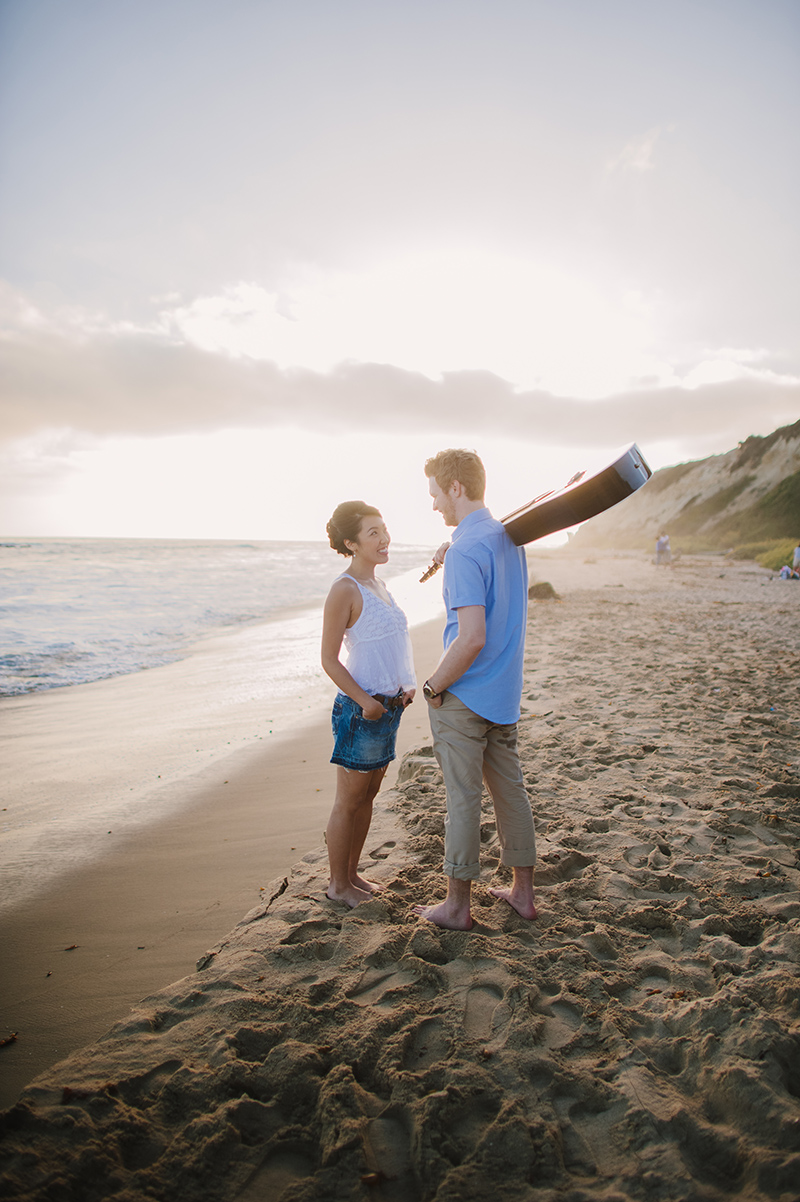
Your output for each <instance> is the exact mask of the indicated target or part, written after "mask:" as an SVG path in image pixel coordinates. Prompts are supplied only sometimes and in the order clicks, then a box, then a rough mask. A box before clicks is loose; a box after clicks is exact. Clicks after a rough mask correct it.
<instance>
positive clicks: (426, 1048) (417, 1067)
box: [403, 1018, 450, 1072]
mask: <svg viewBox="0 0 800 1202" xmlns="http://www.w3.org/2000/svg"><path fill="white" fill-rule="evenodd" d="M449 1050H450V1048H449V1043H448V1040H447V1038H446V1036H445V1034H444V1032H443V1030H442V1027H441V1023H440V1022H439V1020H438V1019H436V1018H426V1019H425V1020H424V1021H423V1022H421V1023H420V1024H419V1026H418V1027H417V1028H416V1030H415V1031H414V1032H413V1034H412V1036H411V1039H410V1040H409V1042H408V1044H407V1045H406V1048H405V1051H404V1053H403V1068H405V1069H408V1070H409V1071H410V1072H420V1071H422V1070H424V1069H427V1068H430V1067H431V1065H433V1064H436V1063H437V1062H438V1061H440V1060H444V1059H445V1057H446V1056H447V1054H448V1052H449Z"/></svg>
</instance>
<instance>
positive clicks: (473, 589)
mask: <svg viewBox="0 0 800 1202" xmlns="http://www.w3.org/2000/svg"><path fill="white" fill-rule="evenodd" d="M444 567H445V579H444V589H443V592H444V599H445V603H446V604H447V605H449V606H450V608H451V609H463V608H464V606H466V605H483V606H485V605H486V580H485V579H484V575H483V571H482V570H481V566H480V564H479V563H477V562H476V560H474V559H473V558H472V557H471V556H470V555H465V554H464V552H463V551H460V550H459V549H458V548H457V547H451V548H450V550H449V551H448V552H447V555H446V557H445V561H444Z"/></svg>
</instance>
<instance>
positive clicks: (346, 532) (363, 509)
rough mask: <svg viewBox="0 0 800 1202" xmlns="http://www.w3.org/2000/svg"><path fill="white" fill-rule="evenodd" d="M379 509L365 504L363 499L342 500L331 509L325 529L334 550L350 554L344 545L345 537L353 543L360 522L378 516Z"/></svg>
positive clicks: (342, 553)
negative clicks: (330, 515) (331, 512)
mask: <svg viewBox="0 0 800 1202" xmlns="http://www.w3.org/2000/svg"><path fill="white" fill-rule="evenodd" d="M380 516H381V511H380V510H379V509H376V508H375V506H374V505H365V504H364V502H363V501H342V503H341V505H337V506H336V508H335V509H334V511H333V516H332V517H331V520H330V521H329V522H328V524H327V526H326V527H325V529H326V530H327V532H328V540H329V542H330V544H331V546H332V547H333V549H334V551H338V552H339V554H340V555H352V554H353V552H352V551H351V550H350V548H349V547H346V546H345V539H347V540H348V541H349V542H351V543H354V542H356V541H357V540H358V536H359V533H360V531H361V523H362V522H363V520H364V518H366V517H378V518H379V517H380Z"/></svg>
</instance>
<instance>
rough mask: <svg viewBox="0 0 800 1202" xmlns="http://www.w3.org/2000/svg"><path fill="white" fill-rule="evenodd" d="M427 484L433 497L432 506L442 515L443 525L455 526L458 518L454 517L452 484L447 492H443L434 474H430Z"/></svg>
mask: <svg viewBox="0 0 800 1202" xmlns="http://www.w3.org/2000/svg"><path fill="white" fill-rule="evenodd" d="M429 485H430V487H429V492H430V494H431V496H432V497H433V508H434V510H435V511H436V513H440V514H441V515H442V517H443V518H444V524H445V526H457V525H458V518H457V517H456V507H455V500H454V498H453V493H452V485H451V486H450V489H448V491H447V492H443V491H442V489H441V488H440V487H439V482H438V480H437V479H436V477H435V476H431V478H430V481H429Z"/></svg>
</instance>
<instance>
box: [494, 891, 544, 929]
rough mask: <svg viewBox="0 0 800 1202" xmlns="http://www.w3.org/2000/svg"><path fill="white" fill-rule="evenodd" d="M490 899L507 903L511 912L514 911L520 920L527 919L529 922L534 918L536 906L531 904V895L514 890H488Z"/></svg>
mask: <svg viewBox="0 0 800 1202" xmlns="http://www.w3.org/2000/svg"><path fill="white" fill-rule="evenodd" d="M489 892H490V893H491V895H492V897H499V898H500V901H504V902H508V904H509V905H510V906H511V909H512V910H516V912H517V914H519V916H520V918H527V919H530V920H531V921H532V920H533V919H534V918H535V917H536V906H535V905H534V902H533V894H532V893H528V892H527V891H525V892H523V891H522V890H519V891H518V890H515V889H490V890H489Z"/></svg>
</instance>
